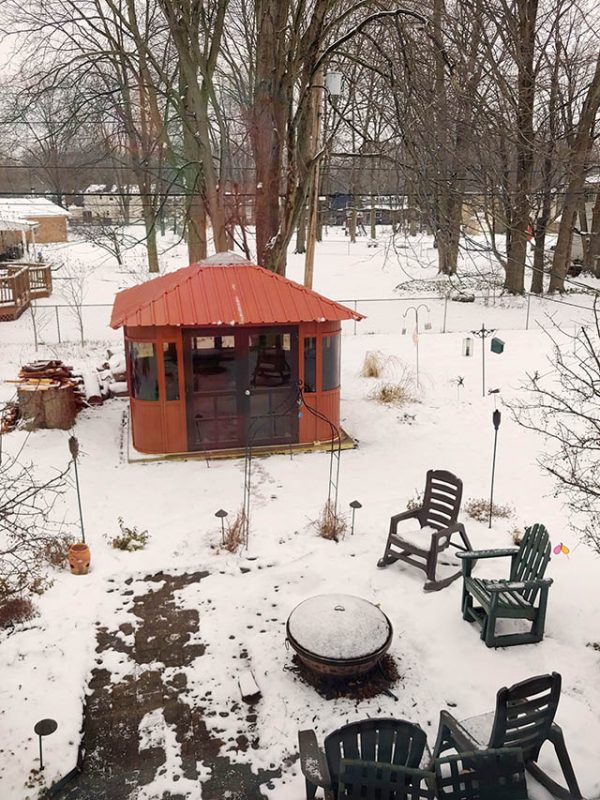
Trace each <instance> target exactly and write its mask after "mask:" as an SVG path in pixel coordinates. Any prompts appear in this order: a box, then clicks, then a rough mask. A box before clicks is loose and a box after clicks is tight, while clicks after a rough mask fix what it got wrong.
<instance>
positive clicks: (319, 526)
mask: <svg viewBox="0 0 600 800" xmlns="http://www.w3.org/2000/svg"><path fill="white" fill-rule="evenodd" d="M311 524H312V526H313V528H315V529H316V531H317V533H318V534H319V536H322V537H323V539H330V540H332V541H334V542H339V540H340V539H343V538H344V534H345V533H346V530H347V528H348V521H347V520H346V518H345V517H343V516H340V515H339V514H336V513H335V509H334V508H333V503H332V502H331V500H328V501H327V502H326V503H325V505H324V506H323V510H322V511H321V513H320V514H319V517H318V518H317V519H315V520H313V522H312V523H311Z"/></svg>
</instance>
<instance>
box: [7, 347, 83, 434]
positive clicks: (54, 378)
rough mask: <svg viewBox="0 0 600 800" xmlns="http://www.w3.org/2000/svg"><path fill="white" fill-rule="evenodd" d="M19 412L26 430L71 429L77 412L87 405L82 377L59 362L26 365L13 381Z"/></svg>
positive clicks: (35, 362) (38, 362) (36, 362)
mask: <svg viewBox="0 0 600 800" xmlns="http://www.w3.org/2000/svg"><path fill="white" fill-rule="evenodd" d="M16 383H18V387H17V401H18V405H19V411H20V414H21V417H22V419H23V422H24V427H25V429H26V430H37V429H38V428H59V429H61V430H69V428H72V427H73V423H74V422H75V417H76V416H77V413H78V412H79V411H80V410H81V409H82V408H84V407H85V406H86V405H87V402H86V398H85V390H84V388H83V385H82V384H83V382H82V378H81V376H79V375H74V374H73V368H72V367H69V366H67V365H66V364H63V362H62V361H58V360H50V361H34V362H32V363H31V364H25V365H24V366H23V367H21V370H20V371H19V379H18V380H17V381H16Z"/></svg>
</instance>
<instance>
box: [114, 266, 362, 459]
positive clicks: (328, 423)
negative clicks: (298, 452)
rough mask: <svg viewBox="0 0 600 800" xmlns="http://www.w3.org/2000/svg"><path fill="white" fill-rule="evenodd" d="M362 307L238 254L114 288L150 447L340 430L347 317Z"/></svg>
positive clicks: (135, 410) (283, 440)
mask: <svg viewBox="0 0 600 800" xmlns="http://www.w3.org/2000/svg"><path fill="white" fill-rule="evenodd" d="M350 319H352V320H361V319H363V316H362V315H361V314H359V313H357V312H356V311H353V310H352V309H350V308H347V307H346V306H343V305H341V304H340V303H336V302H334V301H333V300H329V299H327V298H326V297H323V296H322V295H320V294H318V293H317V292H314V291H312V290H311V289H307V288H306V287H304V286H301V285H300V284H298V283H295V282H294V281H291V280H289V279H287V278H284V277H282V276H281V275H276V274H275V273H273V272H270V271H269V270H266V269H264V268H263V267H260V266H257V265H256V264H253V263H251V262H249V261H247V260H246V259H244V258H242V257H241V256H238V255H237V254H234V253H218V254H217V255H215V256H212V257H211V258H208V259H206V260H205V261H202V262H200V263H198V264H192V265H191V266H189V267H185V268H183V269H179V270H177V271H176V272H172V273H169V274H167V275H163V276H161V277H158V278H154V279H153V280H149V281H146V282H145V283H143V284H140V285H139V286H134V287H132V288H130V289H125V290H124V291H121V292H119V293H118V294H117V296H116V298H115V303H114V306H113V312H112V318H111V327H113V328H119V327H123V328H124V334H125V354H126V359H127V375H128V383H129V394H130V404H131V428H132V439H133V445H134V447H135V448H136V450H138V451H140V452H142V453H152V454H169V453H170V454H173V453H189V452H198V451H201V452H212V453H215V452H218V451H224V452H226V451H237V450H240V449H241V448H246V447H248V446H251V447H255V446H260V447H266V448H267V449H269V448H271V449H277V448H280V447H282V446H286V447H287V446H293V445H299V446H302V445H305V446H309V445H313V444H316V443H322V442H330V441H332V440H335V439H337V438H338V437H340V436H341V435H342V434H341V429H340V333H341V322H342V320H350Z"/></svg>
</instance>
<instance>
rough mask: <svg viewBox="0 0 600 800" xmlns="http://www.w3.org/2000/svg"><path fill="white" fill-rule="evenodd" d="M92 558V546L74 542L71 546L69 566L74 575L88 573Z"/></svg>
mask: <svg viewBox="0 0 600 800" xmlns="http://www.w3.org/2000/svg"><path fill="white" fill-rule="evenodd" d="M90 558H91V556H90V548H89V547H88V546H87V544H72V545H71V546H70V547H69V566H70V567H71V572H72V573H73V575H87V574H88V571H89V568H90Z"/></svg>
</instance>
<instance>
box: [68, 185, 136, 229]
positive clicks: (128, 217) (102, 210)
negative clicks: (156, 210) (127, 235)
mask: <svg viewBox="0 0 600 800" xmlns="http://www.w3.org/2000/svg"><path fill="white" fill-rule="evenodd" d="M69 211H70V212H71V214H72V217H73V220H74V221H75V222H89V223H94V222H95V223H98V222H103V223H105V224H107V225H111V224H114V225H130V224H131V225H134V224H135V223H136V222H143V220H144V213H143V208H142V200H141V197H140V194H139V189H138V188H137V186H121V187H117V186H108V185H105V184H92V185H91V186H88V187H87V189H86V190H85V191H84V192H83V193H82V194H80V195H78V196H77V198H76V199H75V201H74V203H73V205H71V206H69Z"/></svg>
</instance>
